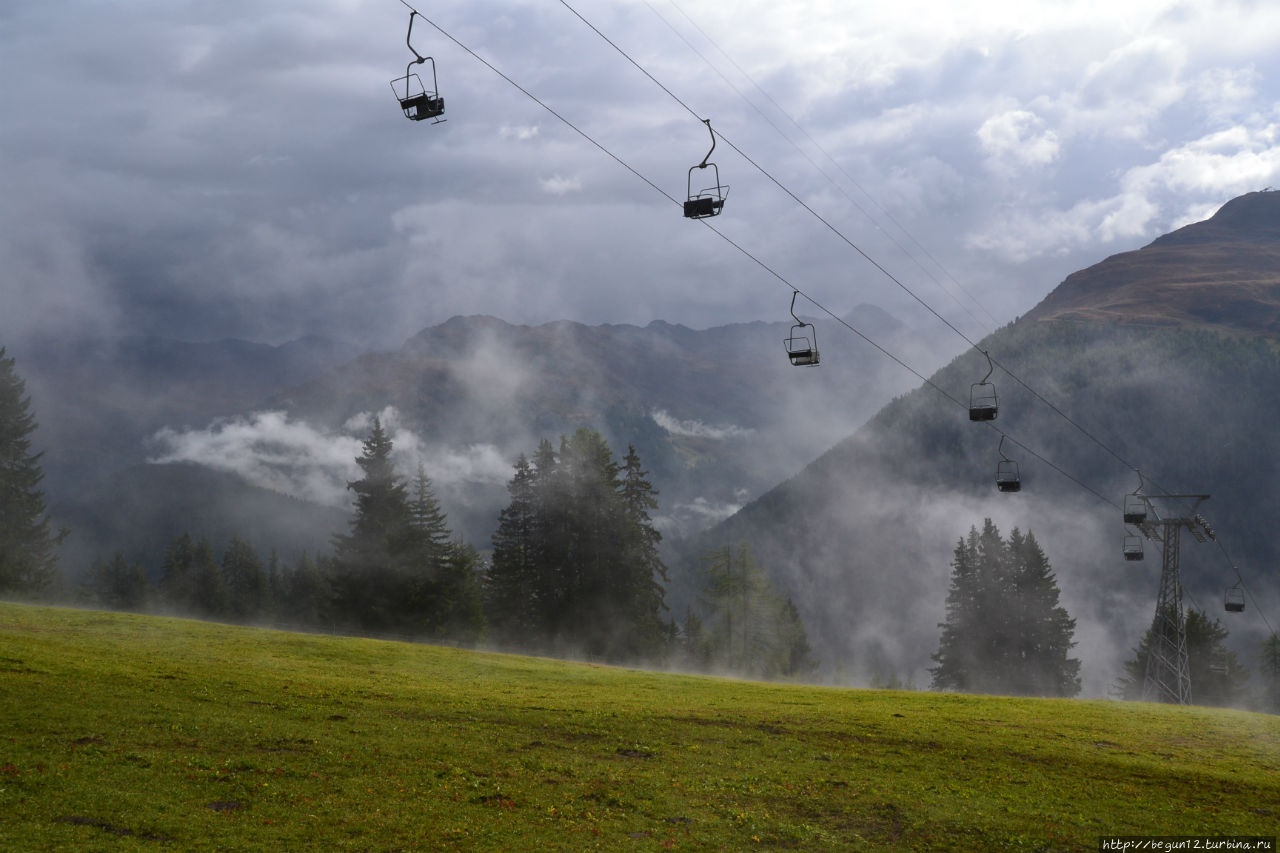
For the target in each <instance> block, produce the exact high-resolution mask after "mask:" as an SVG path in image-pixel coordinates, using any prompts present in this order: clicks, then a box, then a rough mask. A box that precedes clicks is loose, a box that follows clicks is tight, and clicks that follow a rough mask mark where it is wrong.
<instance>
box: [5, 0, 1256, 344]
mask: <svg viewBox="0 0 1280 853" xmlns="http://www.w3.org/2000/svg"><path fill="white" fill-rule="evenodd" d="M575 8H577V9H578V10H579V12H581V13H582V15H583V16H584V17H586V18H587V19H588V20H590V21H591V22H592V23H593V24H595V25H596V26H597V27H598V28H599V29H600V30H601V31H602V32H604V33H605V34H606V35H608V36H610V37H611V38H612V39H614V40H615V42H616V43H617V44H618V45H619V46H620V47H621V48H623V49H624V50H626V51H627V52H628V53H630V54H631V55H632V56H633V57H634V58H635V59H636V60H637V61H639V62H641V63H642V64H643V65H644V66H645V68H646V69H647V70H649V71H650V72H651V73H652V74H654V76H656V77H657V78H658V79H659V80H660V81H661V82H662V84H663V85H664V86H666V87H667V88H669V89H670V91H671V92H672V93H673V94H675V95H676V96H677V97H679V98H680V99H681V100H683V101H684V102H685V104H687V105H688V106H689V107H690V108H691V109H692V110H694V111H695V112H696V113H697V115H696V116H694V115H691V114H690V113H689V112H687V111H686V110H685V108H684V107H683V106H681V105H680V104H678V103H676V102H675V101H674V100H673V99H672V98H671V97H669V96H668V95H667V94H666V93H664V92H663V91H662V90H661V89H659V88H658V87H657V86H655V85H654V84H653V83H652V82H651V81H650V80H648V79H647V78H645V76H644V75H643V74H642V73H641V72H640V71H638V70H637V69H636V68H635V67H633V66H632V65H631V64H629V63H628V62H627V61H626V60H625V59H624V58H623V57H621V56H620V55H619V54H618V53H617V52H616V51H615V50H614V49H613V48H612V47H610V46H609V45H607V44H605V43H604V42H603V40H601V39H600V38H599V37H598V36H597V35H596V34H595V33H593V32H592V31H591V30H590V29H588V28H587V27H586V26H585V25H584V24H583V23H582V22H581V21H579V20H578V19H577V18H575V17H574V16H573V15H572V14H570V13H569V12H568V11H567V10H566V9H565V8H564V7H563V6H562V5H560V4H534V3H528V2H522V0H467V2H464V1H463V0H442V2H439V3H435V4H432V5H430V6H429V7H428V6H425V5H424V6H423V7H422V11H423V12H424V13H426V14H427V15H429V16H430V18H431V20H432V21H435V22H436V23H437V24H439V25H440V27H442V28H443V29H445V30H447V31H448V32H449V33H450V34H452V35H453V36H454V37H455V38H457V39H458V40H460V41H462V42H463V43H465V44H466V45H467V46H468V47H469V48H471V49H472V50H474V51H476V52H477V53H479V54H480V55H482V56H483V57H485V58H486V59H487V60H488V61H490V62H492V63H493V64H494V65H495V66H496V67H498V68H499V69H501V70H502V71H503V72H504V73H506V74H508V75H509V76H511V77H512V79H513V80H515V81H516V82H517V83H519V84H520V85H521V86H524V87H526V88H527V89H528V90H529V91H530V92H531V93H532V94H534V95H536V96H537V97H538V98H539V99H541V100H542V101H543V102H544V103H546V104H547V105H548V106H550V107H551V108H553V109H555V110H556V111H557V112H559V113H560V114H561V115H562V116H564V117H565V118H566V119H567V120H568V121H570V122H572V123H573V125H574V126H575V127H577V128H579V129H580V130H582V131H583V132H585V133H586V134H588V135H589V136H591V138H592V139H593V140H595V141H596V142H597V143H599V145H601V146H604V147H605V148H607V149H608V150H609V152H611V153H612V154H613V155H615V156H616V157H617V158H619V159H620V160H622V161H624V162H625V163H626V164H627V165H628V166H630V167H632V168H633V169H635V170H636V171H637V172H639V173H640V174H641V175H643V176H644V177H645V178H646V179H648V180H650V181H652V182H653V186H649V185H647V184H646V183H645V182H644V181H642V180H640V179H639V178H637V177H636V176H635V175H633V174H631V173H630V172H629V171H627V169H626V168H624V167H623V166H622V165H620V164H619V163H618V162H616V161H615V160H613V159H612V158H611V157H610V156H609V155H607V154H605V153H603V152H602V151H601V150H600V149H599V148H597V147H596V146H595V145H593V144H592V143H591V142H589V141H587V140H586V139H584V138H583V137H582V136H580V135H579V134H578V133H577V132H575V131H574V130H573V129H571V128H569V127H567V126H566V125H564V124H562V123H561V122H560V121H559V120H558V119H557V118H555V117H554V116H552V115H551V114H550V113H548V112H547V111H546V110H544V109H543V108H542V107H540V106H538V105H537V104H536V103H534V102H533V101H531V100H530V99H529V98H527V97H525V96H524V95H523V94H521V93H520V92H519V91H517V90H516V89H514V88H513V87H512V86H510V85H509V84H507V83H506V82H504V81H503V80H502V79H501V78H499V77H497V76H496V75H494V74H493V72H492V71H490V70H489V69H487V68H485V67H484V66H483V65H482V64H480V63H479V62H477V61H476V60H475V59H474V58H473V57H472V56H470V55H468V54H467V53H466V52H464V51H463V50H462V49H461V48H459V47H458V46H457V45H456V44H455V43H454V42H453V41H451V40H450V39H448V38H446V37H445V36H444V35H442V34H441V33H440V32H439V31H437V30H436V29H434V28H433V27H432V26H430V25H429V24H427V23H424V22H423V21H421V20H419V21H418V22H417V23H416V25H415V28H414V33H413V40H414V46H415V47H416V48H417V49H418V50H419V51H420V52H422V53H424V54H427V55H431V56H432V57H433V59H434V60H435V63H436V68H437V72H438V74H437V77H438V85H439V89H440V93H441V94H442V95H443V96H444V97H445V100H446V106H447V113H446V118H447V119H448V121H446V122H444V123H443V124H438V125H437V124H432V123H430V122H409V121H406V120H405V119H404V116H403V115H402V114H401V111H400V109H399V105H398V104H397V102H396V99H395V98H394V96H393V94H392V91H391V88H390V86H389V82H390V81H391V80H392V79H393V78H395V77H399V76H401V75H402V74H403V73H404V69H405V63H407V62H408V61H409V60H410V58H411V54H410V53H409V51H408V50H407V48H406V47H405V44H404V38H405V30H406V27H407V24H408V14H407V11H406V10H405V8H404V6H403V5H401V4H400V3H399V2H395V0H320V2H311V3H306V4H303V3H298V2H293V0H286V1H285V2H281V3H276V4H268V5H266V6H263V5H261V4H249V3H223V4H207V3H197V2H194V0H175V2H172V3H166V4H162V5H155V4H101V3H92V2H89V0H67V2H64V3H56V4H48V3H41V4H18V5H14V6H12V8H9V9H7V10H6V11H5V12H3V13H0V20H3V26H0V68H2V69H3V71H4V72H5V79H6V80H7V81H8V82H7V84H6V86H5V87H4V88H3V90H0V110H3V114H4V115H5V116H6V121H5V122H4V123H3V124H0V189H2V190H3V193H2V195H0V226H3V227H0V265H3V268H4V269H5V270H6V273H7V276H6V279H5V281H4V284H3V285H2V286H0V339H3V340H4V341H5V342H11V343H12V344H13V345H17V344H19V343H20V342H21V341H22V340H23V339H25V338H28V337H31V336H35V335H59V336H65V335H67V334H69V333H74V332H75V331H85V332H92V333H101V334H160V335H166V336H173V337H178V338H183V339H187V340H210V339H216V338H222V337H241V338H249V339H253V340H260V341H263V342H268V343H281V342H283V341H286V340H290V339H293V338H297V337H300V336H301V335H305V334H322V335H331V336H335V337H342V338H346V339H350V340H355V341H358V342H361V343H364V344H366V345H368V346H371V347H390V346H398V345H399V344H400V343H401V342H402V341H403V340H404V339H405V338H406V337H408V336H409V335H412V334H413V333H414V332H416V331H418V330H419V329H421V328H423V327H425V326H428V325H433V324H436V323H440V322H443V321H444V320H446V319H448V317H449V316H451V315H452V314H455V313H490V314H497V315H499V316H502V317H503V318H504V319H507V320H509V321H512V322H517V323H541V322H547V321H550V320H555V319H561V318H567V319H573V320H579V321H583V322H588V323H604V322H609V323H623V322H626V323H640V324H643V323H647V322H649V321H650V320H654V319H664V320H669V321H674V322H681V323H684V324H686V325H690V326H694V327H706V326H711V325H719V324H722V323H728V322H737V321H747V320H755V319H764V318H771V319H772V318H776V317H777V315H778V314H779V312H780V311H781V310H782V309H783V308H784V307H785V301H786V300H787V299H788V298H789V295H790V291H789V289H788V285H787V284H785V283H783V282H780V281H778V280H777V279H775V278H773V277H772V276H771V275H769V274H768V273H767V272H765V271H764V270H762V269H761V268H760V267H759V266H758V265H757V264H755V263H754V262H753V261H751V260H749V259H747V258H745V257H744V256H743V255H741V254H740V253H738V252H737V251H736V250H734V249H733V248H732V247H731V246H729V245H728V244H726V243H725V242H724V241H722V240H720V239H719V238H717V237H716V236H715V235H713V234H711V233H710V232H709V231H708V230H707V229H706V228H705V227H704V226H703V224H702V223H696V222H691V221H688V220H685V219H684V218H683V217H682V215H681V210H680V206H679V202H680V201H681V200H682V198H683V197H684V195H685V193H686V178H687V171H688V169H689V167H690V166H692V165H694V164H696V163H698V162H699V161H700V160H701V158H702V157H703V156H704V154H705V153H706V150H707V147H708V145H709V141H710V140H709V137H708V136H707V133H706V128H705V126H703V125H702V124H701V122H700V121H699V120H698V119H699V118H703V117H706V118H710V119H711V120H712V123H713V127H714V128H715V129H716V131H717V133H719V134H720V135H721V138H720V140H719V144H718V145H717V147H716V150H715V152H714V155H713V157H712V160H713V161H714V162H716V163H717V165H718V166H719V168H720V171H721V178H722V181H723V182H724V183H726V184H728V185H729V186H731V187H732V193H731V194H730V196H729V200H728V202H727V204H726V206H725V209H724V213H723V215H722V216H721V217H719V218H718V219H717V220H715V222H714V224H715V225H716V227H717V228H720V229H722V230H723V231H724V233H725V235H726V236H728V237H730V238H731V239H733V240H735V241H736V242H738V243H740V244H741V245H743V246H749V247H750V248H751V250H752V252H753V253H755V254H757V257H758V258H759V259H760V260H761V261H762V262H764V263H766V264H767V265H769V266H770V267H771V268H772V269H774V270H775V271H777V272H779V273H780V274H781V275H782V276H783V277H784V278H786V279H787V281H788V282H790V283H791V284H794V285H796V286H799V287H801V288H802V289H804V290H805V291H806V292H807V293H812V294H813V295H814V297H815V298H817V299H819V300H820V301H822V302H823V303H824V304H826V305H828V306H830V307H831V308H832V309H833V310H834V311H836V312H837V313H844V312H846V311H848V310H849V309H851V308H852V307H853V306H855V305H857V304H859V303H864V302H865V303H870V304H876V305H879V306H880V307H883V308H885V309H886V310H888V311H890V313H894V314H895V315H897V316H900V317H903V318H904V319H907V320H911V319H913V317H912V315H913V314H914V313H918V311H919V309H918V308H917V307H915V306H914V303H913V301H912V300H911V298H910V297H908V296H906V295H905V294H904V293H902V292H901V291H900V290H898V289H897V287H896V286H895V285H894V284H892V282H889V281H888V280H887V279H886V278H885V277H884V276H883V275H882V274H880V273H878V272H876V271H875V270H874V269H871V268H870V267H869V266H868V265H867V264H865V262H863V261H862V260H861V259H860V258H859V257H858V256H857V254H856V253H855V252H854V251H853V250H852V249H850V248H849V247H848V246H847V245H846V244H844V243H843V242H842V241H841V240H839V239H836V238H835V237H834V236H833V235H831V234H830V232H829V231H827V230H826V229H825V226H823V225H822V224H821V223H818V222H817V221H816V220H815V219H814V218H813V217H812V216H810V215H809V214H808V213H806V212H805V211H803V210H802V209H800V208H799V207H798V205H796V204H795V202H794V201H793V200H792V199H791V198H789V197H788V196H787V195H786V193H784V192H782V191H781V190H780V189H779V187H778V186H777V185H776V184H775V183H774V181H775V179H776V181H778V182H780V183H782V184H784V185H785V186H786V187H787V188H788V189H790V190H792V191H793V192H794V193H795V194H796V195H798V196H800V197H801V198H803V199H805V200H806V202H807V203H809V204H811V206H812V207H813V208H814V209H815V211H817V212H820V213H821V214H822V215H823V216H824V217H827V218H828V219H829V221H830V222H831V223H832V224H834V225H835V226H836V227H838V228H839V229H840V230H841V232H842V233H843V234H844V235H846V236H847V237H848V238H849V239H850V240H852V241H853V242H855V243H856V244H858V245H859V246H860V247H862V248H864V249H865V250H866V251H867V252H868V253H869V254H871V255H872V256H873V257H875V258H876V260H877V262H878V263H881V264H882V265H883V266H885V267H886V268H887V269H889V270H890V271H891V272H893V273H894V274H895V275H897V276H898V277H899V278H900V279H902V280H903V281H905V282H906V283H908V284H909V285H911V286H912V287H913V288H915V289H916V290H917V292H918V293H920V295H921V296H923V297H924V298H926V299H928V300H929V301H930V302H931V304H933V305H935V307H937V308H938V309H939V310H941V311H943V313H949V312H954V311H955V310H956V309H955V307H954V305H951V304H950V302H949V299H948V298H947V297H946V296H945V295H943V294H942V293H941V291H940V290H938V289H937V286H936V285H935V284H934V283H933V282H932V281H930V280H929V277H928V276H926V275H924V274H923V273H922V272H921V271H920V268H919V266H920V265H919V261H921V259H922V258H923V254H922V250H921V249H918V248H915V247H916V246H920V247H923V249H924V250H927V251H928V253H929V256H931V257H932V258H934V259H936V260H937V261H938V262H939V263H940V264H941V265H942V267H943V269H944V270H945V271H946V273H949V274H951V275H953V276H955V277H956V278H957V279H959V280H961V281H963V282H965V283H966V284H972V285H974V286H973V287H972V288H970V289H972V290H973V291H974V292H976V293H980V294H981V298H982V300H983V309H984V311H985V312H987V313H989V314H990V315H991V316H993V317H995V318H996V319H997V320H998V321H1000V322H1004V321H1006V320H1008V319H1011V318H1012V317H1013V316H1015V315H1017V314H1020V313H1023V312H1025V311H1026V310H1027V309H1028V308H1029V307H1031V306H1032V305H1034V304H1035V303H1036V302H1038V301H1039V300H1040V299H1041V298H1043V296H1044V295H1045V294H1046V293H1047V292H1048V291H1049V290H1051V289H1052V288H1053V287H1054V286H1055V285H1056V284H1057V283H1058V282H1060V281H1061V280H1062V278H1064V277H1065V276H1066V275H1067V274H1068V273H1070V272H1072V271H1074V270H1075V269H1078V268H1080V267H1083V266H1086V265H1088V264H1091V263H1094V262H1096V261H1098V260H1101V259H1102V258H1103V257H1105V256H1106V255H1109V254H1112V253H1114V252H1116V251H1122V250H1126V249H1131V248H1136V247H1138V246H1140V245H1143V244H1145V243H1146V242H1149V241H1150V240H1151V239H1153V238H1154V237H1156V236H1158V235H1159V234H1160V233H1163V232H1165V231H1168V230H1171V229H1172V228H1174V227H1177V226H1179V225H1182V224H1185V222H1186V221H1187V217H1188V216H1198V215H1205V214H1207V213H1211V212H1212V211H1213V210H1215V209H1216V208H1217V207H1218V206H1220V205H1221V204H1222V203H1224V202H1225V201H1227V200H1228V199H1230V198H1231V197H1233V196H1235V195H1238V194H1240V193H1243V192H1247V191H1250V190H1255V189H1261V188H1263V187H1265V186H1269V185H1275V184H1280V177H1278V174H1277V173H1278V172H1280V156H1278V154H1277V152H1278V149H1280V144H1278V142H1277V140H1276V138H1275V130H1274V128H1275V124H1276V122H1277V121H1278V120H1280V119H1278V118H1277V113H1278V112H1280V109H1278V106H1280V84H1278V83H1277V82H1276V80H1277V79H1280V78H1278V77H1277V72H1278V71H1280V58H1278V57H1280V50H1277V48H1280V8H1276V7H1273V6H1272V5H1268V4H1258V3H1250V2H1244V0H1239V1H1238V2H1231V0H1226V2H1220V3H1209V2H1207V0H1205V2H1190V3H1184V2H1172V0H1138V2H1134V3H1123V4H1117V3H1112V4H1100V3H1095V2H1063V3H1058V2H1054V3H1049V2H1036V3H1030V4H1027V3H1011V2H996V0H988V2H980V3H974V4H968V5H966V6H964V7H963V8H962V7H954V8H952V7H939V6H938V5H937V4H936V3H926V2H924V0H920V2H906V3H897V4H887V5H886V4H876V3H864V2H854V3H835V2H823V0H814V2H803V3H790V4H778V3H772V2H765V0H750V2H745V3H738V4H723V3H716V2H712V0H684V2H681V3H680V4H679V5H678V6H677V5H675V4H672V3H671V2H669V1H668V0H653V2H651V3H643V2H622V3H605V2H603V0H583V2H582V3H580V4H575ZM69 46H74V49H69ZM691 48H693V49H691ZM695 49H696V51H697V53H695V52H694V50H695ZM699 53H700V54H701V56H699ZM704 57H705V60H704ZM706 60H709V61H710V63H711V64H712V65H713V66H714V67H711V66H709V65H708V64H707V61H706ZM427 68H429V65H427V66H416V67H415V69H416V70H417V71H418V72H419V73H426V71H425V69H427ZM735 90H736V91H735ZM792 118H795V119H797V120H799V122H800V123H801V125H802V126H803V131H802V130H800V129H798V128H797V127H796V126H795V125H794V124H793V123H792ZM729 141H731V142H732V143H733V146H737V147H739V148H740V149H741V150H742V151H743V152H744V153H745V154H746V155H748V156H750V157H751V159H752V160H754V161H755V162H756V163H758V164H759V165H760V166H762V167H763V168H764V169H765V170H766V171H767V172H768V175H764V174H762V173H761V172H759V171H757V170H756V168H755V167H754V166H752V165H751V163H749V162H748V161H747V160H745V159H744V158H743V156H742V155H740V154H738V153H737V152H735V151H734V150H733V146H731V145H729V144H728V142H729ZM797 148H799V149H800V150H799V151H797ZM802 152H803V153H802ZM828 156H829V157H830V158H834V162H832V160H831V159H828ZM815 163H816V164H817V165H818V166H819V167H821V171H819V170H818V169H815V168H814V165H813V164H815ZM824 173H825V174H824ZM890 238H892V239H890ZM929 263H930V264H932V261H930V262H929ZM939 277H941V278H946V275H941V276H939ZM923 319H924V320H928V318H927V317H924V318H923ZM930 322H936V321H930ZM868 331H874V330H868ZM959 345H960V344H959V342H957V346H959Z"/></svg>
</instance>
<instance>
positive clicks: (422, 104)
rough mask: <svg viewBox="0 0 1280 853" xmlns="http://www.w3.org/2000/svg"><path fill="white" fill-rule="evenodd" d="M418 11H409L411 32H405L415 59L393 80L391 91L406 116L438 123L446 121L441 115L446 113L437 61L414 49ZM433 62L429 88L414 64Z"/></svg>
mask: <svg viewBox="0 0 1280 853" xmlns="http://www.w3.org/2000/svg"><path fill="white" fill-rule="evenodd" d="M417 15H418V13H417V12H416V11H411V12H409V32H407V33H406V34H405V37H404V43H405V45H406V46H407V47H408V48H409V52H410V53H412V54H413V57H414V58H413V59H411V60H409V64H408V65H406V66H405V67H404V76H403V77H397V78H396V79H394V80H392V81H391V91H392V92H394V93H395V96H396V100H397V101H399V102H400V109H401V110H403V111H404V117H405V118H407V119H409V120H410V121H422V120H423V119H428V118H429V119H435V121H436V123H439V122H442V121H444V119H442V118H440V116H442V115H444V98H442V97H440V84H439V82H438V81H437V80H436V61H435V60H434V59H432V58H431V57H430V56H423V55H422V54H420V53H418V51H416V50H414V48H413V43H412V41H411V39H412V38H413V19H414V18H415V17H417ZM428 62H430V63H431V88H430V89H428V88H427V87H426V85H425V84H424V83H423V82H422V78H421V77H419V76H418V75H417V74H415V73H413V66H415V65H423V64H425V63H428Z"/></svg>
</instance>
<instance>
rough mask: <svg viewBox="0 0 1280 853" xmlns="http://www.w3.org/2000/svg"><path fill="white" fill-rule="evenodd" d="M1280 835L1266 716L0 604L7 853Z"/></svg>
mask: <svg viewBox="0 0 1280 853" xmlns="http://www.w3.org/2000/svg"><path fill="white" fill-rule="evenodd" d="M1277 822H1280V718H1275V717H1267V716H1262V715H1257V714H1250V713H1243V712H1234V711H1222V710H1210V709H1204V708H1173V707H1162V706H1152V705H1139V704H1118V703H1110V702H1074V701H1050V700H1031V699H1007V698H993V697H976V696H961V695H947V694H922V693H898V692H889V691H866V690H834V689H823V688H814V687H801V686H791V685H766V684H756V683H744V682H736V681H729V680H722V679H714V678H695V677H687V676H679V675H665V674H655V673H650V672H638V671H629V670H623V669H615V668H607V667H600V666H591V665H584V664H574V663H565V662H557V661H550V660H542V659H533V658H524V657H516V656H506V655H497V654H484V653H476V652H469V651H461V650H456V649H448V648H437V647H429V646H418V645H408V644H399V643H389V642H378V641H371V640H361V639H347V638H333V637H322V636H309V635H301V634H289V633H282V632H276V631H265V630H255V629H247V628H236V627H227V626H220V625H212V624H204V623H199V622H188V621H180V620H172V619H161V618H154V617H144V616H135V615H122V614H109V613H101V612H91V611H76V610H61V609H47V608H37V607H29V606H20V605H11V604H0V849H4V850H24V851H26V850H97V849H101V850H134V849H145V850H160V849H181V850H376V851H389V850H587V849H605V850H664V849H680V850H746V849H754V848H761V849H766V848H796V849H804V850H811V849H838V850H857V849H867V850H937V849H951V850H1004V849H1010V850H1013V849H1018V850H1022V849H1039V850H1096V849H1097V845H1098V838H1099V836H1100V835H1102V834H1111V833H1115V834H1141V833H1161V834H1163V833H1179V834H1181V833H1197V834H1265V835H1272V834H1274V833H1275V828H1276V825H1277Z"/></svg>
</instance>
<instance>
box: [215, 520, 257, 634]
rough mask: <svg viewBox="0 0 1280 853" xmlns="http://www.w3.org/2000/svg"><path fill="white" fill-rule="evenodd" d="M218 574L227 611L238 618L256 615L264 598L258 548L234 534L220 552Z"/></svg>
mask: <svg viewBox="0 0 1280 853" xmlns="http://www.w3.org/2000/svg"><path fill="white" fill-rule="evenodd" d="M222 577H223V579H224V580H225V582H226V587H227V610H228V613H229V615H230V616H231V617H232V618H234V619H237V620H240V621H242V622H248V621H252V620H254V619H257V618H258V617H259V616H260V615H261V613H262V610H263V606H264V605H265V604H266V601H267V575H266V573H265V572H264V571H263V569H262V560H260V559H259V558H258V552H257V551H255V550H254V548H253V546H252V545H250V544H249V543H248V542H245V541H244V540H242V539H240V538H239V537H238V536H233V537H232V538H231V544H230V545H228V546H227V550H226V551H224V552H223V554H222Z"/></svg>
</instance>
